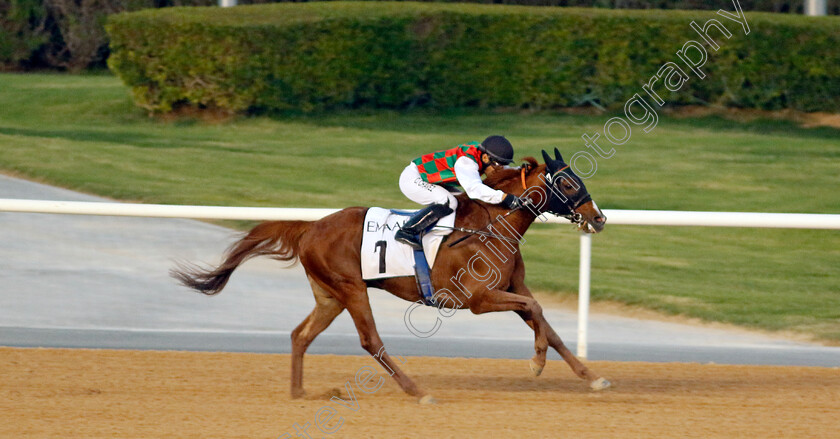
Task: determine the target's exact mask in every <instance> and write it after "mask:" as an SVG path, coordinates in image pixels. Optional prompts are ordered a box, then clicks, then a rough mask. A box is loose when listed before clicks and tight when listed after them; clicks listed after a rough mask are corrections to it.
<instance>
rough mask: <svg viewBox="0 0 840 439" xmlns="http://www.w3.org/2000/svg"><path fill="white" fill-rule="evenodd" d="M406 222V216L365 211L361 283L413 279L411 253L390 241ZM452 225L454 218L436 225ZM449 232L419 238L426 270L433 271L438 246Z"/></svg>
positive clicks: (385, 211)
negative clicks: (426, 265) (376, 280)
mask: <svg viewBox="0 0 840 439" xmlns="http://www.w3.org/2000/svg"><path fill="white" fill-rule="evenodd" d="M450 217H451V218H450ZM408 218H409V216H407V215H399V214H395V213H393V212H391V211H390V210H388V209H383V208H380V207H371V208H370V209H368V211H367V214H366V215H365V222H364V225H363V231H364V233H363V234H362V278H363V279H365V280H371V279H384V278H388V277H400V276H414V249H413V248H411V247H410V246H408V245H406V244H403V243H401V242H397V241H396V240H394V235H395V234H396V233H397V230H399V229H400V227H402V225H403V224H405V222H406V220H408ZM448 223H452V224H448ZM454 223H455V215H450V216H449V217H447V218H444V219H442V220H440V221H438V224H437V225H438V226H446V227H452V226H453V225H454ZM450 232H451V229H446V228H443V227H442V228H440V229H433V230H432V231H431V232H429V233H427V234H426V235H425V236H423V251H424V252H425V255H426V262H428V263H429V268H433V267H434V263H435V257H436V256H437V252H438V249H439V248H440V243H441V241H442V240H443V237H444V236H446V235H448V234H449V233H450Z"/></svg>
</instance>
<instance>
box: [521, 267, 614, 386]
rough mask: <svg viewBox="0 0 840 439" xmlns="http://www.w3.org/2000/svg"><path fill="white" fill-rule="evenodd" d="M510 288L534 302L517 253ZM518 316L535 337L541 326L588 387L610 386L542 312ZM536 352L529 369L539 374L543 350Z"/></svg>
mask: <svg viewBox="0 0 840 439" xmlns="http://www.w3.org/2000/svg"><path fill="white" fill-rule="evenodd" d="M510 290H511V291H512V292H513V293H514V294H517V295H521V296H523V297H527V298H530V299H532V300H534V302H536V299H534V296H533V294H531V290H529V289H528V287H527V286H526V285H525V264H524V263H523V261H522V256H521V255H517V258H516V265H515V267H514V271H513V275H512V277H511V286H510ZM516 313H517V314H519V316H520V317H522V319H523V320H525V323H527V324H528V326H530V327H531V329H534V334H535V337H537V328H540V327H541V328H543V330H542V331H541V332H542V333H544V334H545V337H546V339H547V340H548V344H549V345H550V346H551V347H552V348H554V350H556V351H557V353H558V354H560V356H561V357H563V360H565V361H566V363H568V365H569V367H571V368H572V371H573V372H574V373H575V375H577V376H578V377H580V378H582V379H585V380H587V381H588V382H589V387H590V388H592V390H603V389H606V388H608V387H610V386H611V384H610V382H609V381H607V380H606V379H604V378H602V377H601V376H600V375H598V374H597V373H595V372H593V371H592V370H591V369H589V368H588V367H586V366H585V365H584V364H583V363H582V362H581V361H580V360H579V359H578V358H577V357H576V356H575V355H574V354H573V353H572V352H571V351H570V350H569V349H568V348H567V347H566V345H565V344H564V343H563V340H562V339H561V338H560V336H559V335H557V332H555V331H554V328H552V327H551V325H550V324H549V323H548V320H546V319H545V316H543V314H542V313H540V314H539V315H538V316H535V315H529V314H527V313H523V312H521V311H517V312H516ZM536 345H538V342H535V346H536ZM535 351H536V354H535V355H534V358H532V359H531V371H532V372H534V374H535V375H537V376H539V375H540V373H542V369H543V367H544V366H545V350H540V349H539V348H535Z"/></svg>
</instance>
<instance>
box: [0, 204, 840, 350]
mask: <svg viewBox="0 0 840 439" xmlns="http://www.w3.org/2000/svg"><path fill="white" fill-rule="evenodd" d="M337 211H338V209H302V208H301V209H298V208H285V207H284V208H274V207H223V206H176V205H166V204H130V203H105V202H101V203H100V202H81V201H46V200H18V199H4V198H0V212H25V213H52V214H71V215H104V216H132V217H156V218H194V219H226V220H287V221H290V220H300V221H314V220H318V219H321V218H323V217H325V216H327V215H329V214H331V213H334V212H337ZM603 212H604V215H606V216H607V224H609V225H611V226H612V225H635V226H707V227H771V228H785V229H826V230H840V215H829V214H806V213H753V212H691V211H673V210H612V209H604V210H603ZM547 222H549V223H559V224H568V221H566V220H565V219H562V218H556V217H549V218H548V221H547ZM591 256H592V235H590V234H587V233H581V236H580V282H579V291H578V341H577V354H578V356H579V357H582V358H586V357H587V355H588V352H587V351H588V349H587V338H588V335H587V330H588V329H587V328H588V326H589V282H590V266H591Z"/></svg>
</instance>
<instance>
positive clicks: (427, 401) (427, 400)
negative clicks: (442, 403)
mask: <svg viewBox="0 0 840 439" xmlns="http://www.w3.org/2000/svg"><path fill="white" fill-rule="evenodd" d="M418 403H419V404H420V405H432V404H437V400H436V399H435V397H434V396H432V395H425V396H423V397H422V398H420V401H418Z"/></svg>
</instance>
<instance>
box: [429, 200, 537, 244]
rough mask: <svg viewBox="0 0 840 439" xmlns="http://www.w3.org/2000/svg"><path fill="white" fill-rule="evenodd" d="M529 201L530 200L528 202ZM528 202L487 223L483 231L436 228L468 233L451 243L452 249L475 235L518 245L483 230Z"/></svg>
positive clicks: (513, 241)
mask: <svg viewBox="0 0 840 439" xmlns="http://www.w3.org/2000/svg"><path fill="white" fill-rule="evenodd" d="M529 201H530V200H529ZM529 201H526V202H525V203H523V204H522V205H520V206H519V207H517V208H516V209H511V210H509V211H507V212H506V213H505V214H504V215H502V216H501V217H496V219H495V220H493V221H490V223H488V224H487V225H486V226H484V228H483V229H481V230H475V229H465V228H463V227H446V226H438V227H442V228H447V229H452V230H457V231H459V232H464V233H468V235H466V236H462V237H460V238H458V239H457V240H456V241H455V242H453V243H451V244H449V247H453V246H455V245H457V244H460V243H461V242H464V241H465V240H467V239H470V238H472V237H473V236H475V235H481V236H489V237H491V238H496V239H501V240H503V241H508V242H511V243H518V242H519V240H516V239H513V238H508V237H507V236H502V235H499V234H496V233H491V232H486V231H485V229H487V228H488V227H490V226H492V225H493V224H494V223H496V222H497V221H499V220H503V219H505V218H507V217H508V215H510V214H512V213H514V212H516V211H517V210H519V209H522V208H523V207H525V206H526V205H527V204H529Z"/></svg>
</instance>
